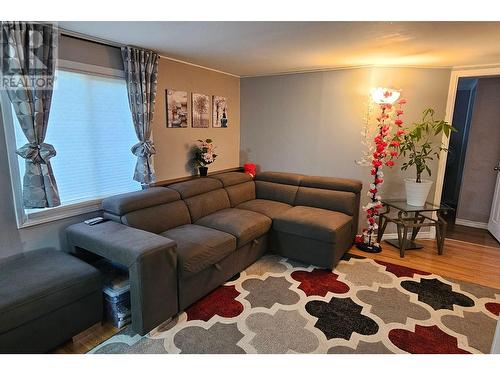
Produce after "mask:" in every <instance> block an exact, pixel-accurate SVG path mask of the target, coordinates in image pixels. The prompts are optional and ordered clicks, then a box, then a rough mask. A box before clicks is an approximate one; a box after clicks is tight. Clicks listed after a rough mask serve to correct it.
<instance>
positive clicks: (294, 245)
mask: <svg viewBox="0 0 500 375" xmlns="http://www.w3.org/2000/svg"><path fill="white" fill-rule="evenodd" d="M351 226H352V217H351V216H348V215H346V214H344V213H341V212H335V211H329V210H325V209H322V208H316V207H305V206H296V207H293V208H291V209H289V210H287V211H286V212H285V213H283V214H281V215H279V216H277V217H275V218H274V220H273V229H274V231H275V235H276V244H275V246H276V247H277V249H276V250H277V251H278V253H279V254H281V255H283V256H286V257H289V258H292V259H298V260H301V261H303V262H307V263H310V264H314V265H317V266H320V267H324V268H328V269H332V268H333V267H334V266H335V265H336V264H337V262H338V261H339V260H340V258H341V257H342V255H343V254H344V253H345V251H346V250H347V249H348V248H349V246H350V245H351V243H352V237H351Z"/></svg>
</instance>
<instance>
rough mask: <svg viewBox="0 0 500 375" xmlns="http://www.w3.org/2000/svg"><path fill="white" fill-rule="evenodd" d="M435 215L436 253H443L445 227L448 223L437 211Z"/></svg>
mask: <svg viewBox="0 0 500 375" xmlns="http://www.w3.org/2000/svg"><path fill="white" fill-rule="evenodd" d="M437 217H438V222H437V225H436V230H438V231H439V237H438V236H436V240H438V255H443V251H444V239H445V237H446V227H447V225H448V223H447V222H446V220H444V219H443V217H442V216H441V215H440V214H439V212H438V214H437ZM438 228H439V229H438ZM436 234H437V233H436Z"/></svg>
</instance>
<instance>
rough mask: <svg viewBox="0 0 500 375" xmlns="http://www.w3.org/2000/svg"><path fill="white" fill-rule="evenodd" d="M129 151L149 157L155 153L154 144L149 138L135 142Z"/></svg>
mask: <svg viewBox="0 0 500 375" xmlns="http://www.w3.org/2000/svg"><path fill="white" fill-rule="evenodd" d="M131 151H132V153H133V154H134V155H135V156H142V157H150V156H151V155H153V154H156V149H155V145H154V143H153V141H151V140H150V139H148V140H147V141H141V142H139V143H136V144H135V145H134V146H132V148H131Z"/></svg>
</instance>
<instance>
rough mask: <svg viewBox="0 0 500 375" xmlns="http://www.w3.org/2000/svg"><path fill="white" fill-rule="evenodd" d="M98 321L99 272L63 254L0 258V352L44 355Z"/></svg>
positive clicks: (34, 253)
mask: <svg viewBox="0 0 500 375" xmlns="http://www.w3.org/2000/svg"><path fill="white" fill-rule="evenodd" d="M101 318H102V292H101V276H100V273H99V272H98V271H97V270H96V269H95V268H94V267H92V266H90V265H88V264H87V263H85V262H83V261H81V260H79V259H77V258H75V257H73V256H71V255H69V254H66V253H64V252H62V251H56V250H53V249H41V250H36V251H31V252H28V253H23V254H21V255H15V256H12V257H8V258H4V259H0V353H43V352H46V351H48V350H50V349H53V348H54V347H56V346H57V345H60V344H62V343H64V342H65V341H67V340H69V339H70V338H72V337H73V336H75V335H76V334H78V333H80V332H81V331H83V330H85V329H87V328H89V327H90V326H92V325H94V324H95V323H97V322H100V321H101Z"/></svg>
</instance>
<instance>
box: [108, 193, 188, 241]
mask: <svg viewBox="0 0 500 375" xmlns="http://www.w3.org/2000/svg"><path fill="white" fill-rule="evenodd" d="M102 208H103V211H104V213H103V216H104V217H105V218H106V219H110V220H113V221H117V222H121V223H123V224H125V225H128V226H131V227H134V228H138V229H142V230H145V231H148V232H153V233H161V232H164V231H166V230H168V229H170V228H173V227H176V226H178V225H184V224H189V223H191V218H190V216H189V212H188V209H187V207H186V204H185V203H184V202H183V201H182V200H181V199H180V194H179V193H178V192H177V191H175V190H171V189H169V188H165V187H153V188H149V189H145V190H140V191H134V192H132V193H126V194H119V195H115V196H113V197H109V198H105V199H103V201H102Z"/></svg>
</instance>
